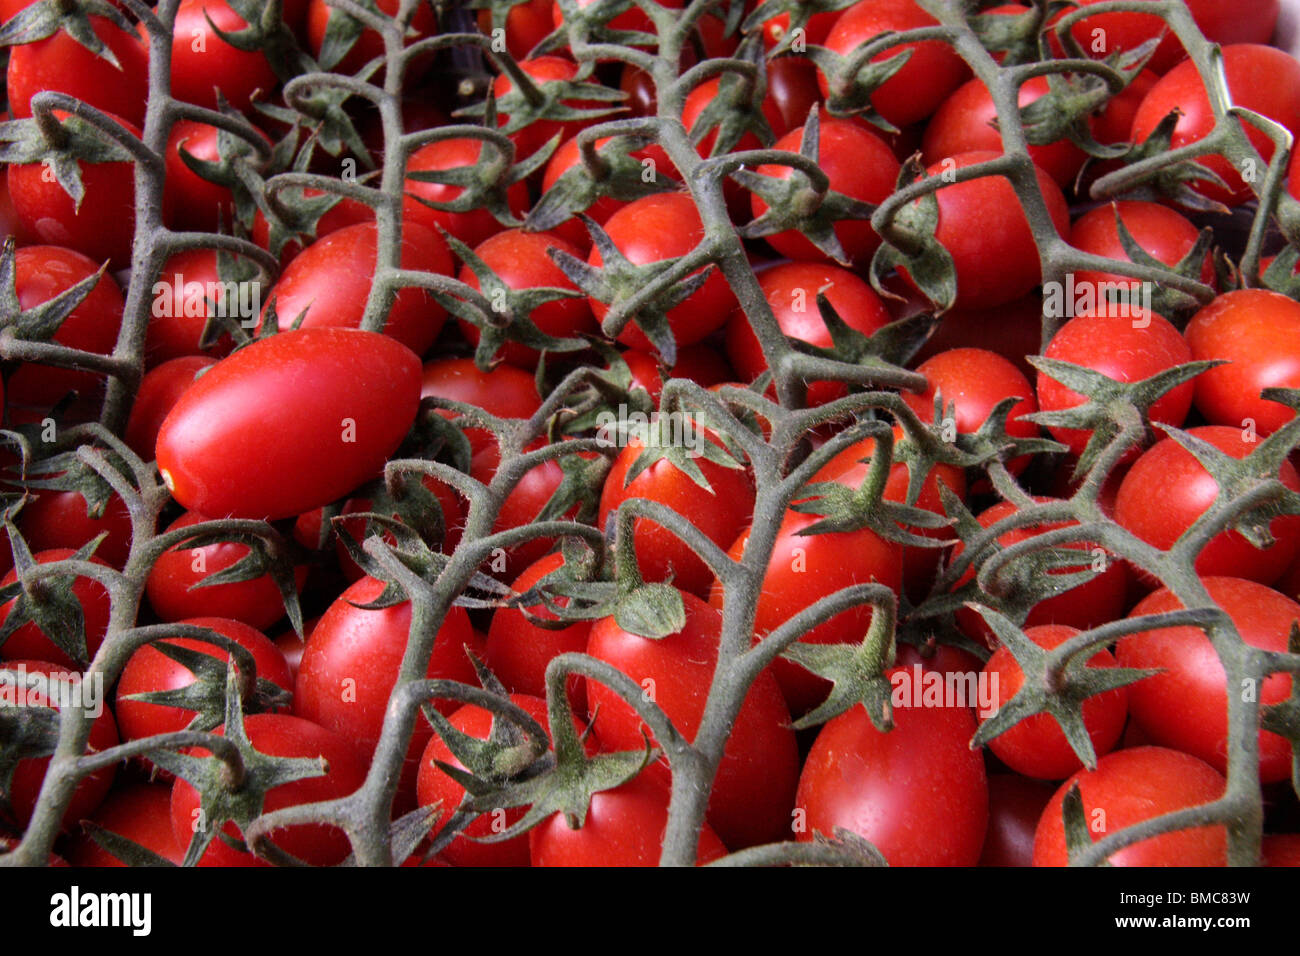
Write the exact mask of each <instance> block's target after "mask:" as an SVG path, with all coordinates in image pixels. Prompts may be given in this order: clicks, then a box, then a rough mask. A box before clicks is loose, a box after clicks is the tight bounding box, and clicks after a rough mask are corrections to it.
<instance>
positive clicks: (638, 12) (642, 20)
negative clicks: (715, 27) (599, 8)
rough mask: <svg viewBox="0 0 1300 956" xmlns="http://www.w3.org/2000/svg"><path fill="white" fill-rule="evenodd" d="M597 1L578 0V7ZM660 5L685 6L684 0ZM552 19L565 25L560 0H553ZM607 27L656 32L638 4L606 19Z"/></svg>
mask: <svg viewBox="0 0 1300 956" xmlns="http://www.w3.org/2000/svg"><path fill="white" fill-rule="evenodd" d="M595 2H596V0H577V4H578V9H579V10H581V9H583V8H584V7H589V6H591V5H592V4H593V3H595ZM660 6H664V7H667V8H668V9H670V10H677V9H680V8H681V7H682V6H684V0H664V3H662V4H660ZM551 19H552V22H553V23H554V24H555V26H556V27H557V28H558V27H562V26H564V11H562V10H561V9H560V4H559V2H558V0H552V4H551ZM605 28H606V29H608V30H633V31H636V32H637V33H649V34H651V35H654V33H655V28H654V22H653V21H651V19H650V18H649V17H648V16H646V14H645V12H644V11H643V10H642V9H641V8H640V7H638V6H637V5H636V4H632V6H631V7H630V8H628V9H627V10H624V11H623V12H622V13H620V14H618V15H617V16H613V17H610V18H609V19H608V20H606V21H605Z"/></svg>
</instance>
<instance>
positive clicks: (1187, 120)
mask: <svg viewBox="0 0 1300 956" xmlns="http://www.w3.org/2000/svg"><path fill="white" fill-rule="evenodd" d="M1223 67H1224V71H1225V73H1226V75H1227V78H1228V86H1229V88H1230V90H1231V94H1232V99H1233V102H1234V104H1235V105H1236V106H1239V107H1243V108H1245V109H1249V110H1254V111H1255V112H1256V113H1260V114H1262V115H1264V116H1267V117H1268V118H1269V119H1271V120H1274V121H1276V122H1278V123H1280V124H1282V125H1283V126H1285V127H1286V128H1287V129H1289V130H1292V131H1295V130H1300V62H1297V61H1296V60H1295V59H1294V58H1293V57H1292V56H1291V55H1290V54H1288V53H1284V52H1283V51H1281V50H1277V49H1274V48H1273V47H1267V46H1261V45H1259V44H1253V43H1240V44H1234V45H1232V46H1226V47H1224V48H1223ZM1175 109H1177V110H1178V111H1179V112H1180V113H1181V114H1182V115H1181V116H1179V118H1178V125H1177V126H1175V127H1174V135H1173V140H1172V146H1173V148H1175V149H1177V148H1179V147H1181V146H1186V145H1187V144H1189V143H1194V142H1197V141H1198V140H1201V139H1204V138H1205V137H1206V136H1207V135H1209V133H1210V131H1211V130H1212V129H1213V128H1214V125H1215V119H1214V113H1213V111H1212V110H1211V108H1210V101H1209V97H1208V96H1207V95H1206V93H1205V87H1204V86H1203V85H1202V84H1201V78H1200V74H1199V73H1197V71H1196V65H1195V64H1194V63H1193V62H1192V61H1191V60H1184V61H1183V62H1182V63H1180V64H1178V65H1177V66H1175V67H1174V68H1173V69H1172V70H1170V71H1169V72H1168V73H1166V74H1165V75H1164V76H1163V77H1162V78H1161V79H1160V82H1159V83H1157V84H1156V85H1155V86H1154V87H1152V88H1151V92H1150V93H1148V94H1147V97H1146V99H1144V100H1143V101H1142V105H1141V106H1140V107H1139V108H1138V111H1137V115H1136V116H1135V117H1134V118H1133V134H1132V136H1133V140H1134V141H1135V142H1138V143H1143V142H1146V140H1147V138H1148V137H1149V136H1150V135H1151V133H1152V132H1153V131H1154V130H1155V128H1156V126H1157V125H1158V124H1159V123H1160V121H1161V120H1162V119H1164V118H1165V117H1166V116H1167V115H1169V113H1171V112H1173V111H1174V110H1175ZM1243 128H1244V129H1245V131H1246V136H1247V138H1249V139H1250V141H1251V143H1252V144H1253V145H1254V147H1255V149H1256V150H1258V151H1259V154H1260V156H1261V157H1262V158H1263V159H1264V161H1265V162H1268V161H1269V159H1270V158H1271V157H1272V155H1273V143H1272V141H1271V140H1270V139H1269V138H1268V137H1267V136H1265V135H1264V134H1263V133H1262V132H1260V131H1259V130H1257V129H1255V127H1253V126H1250V125H1244V126H1243ZM1197 162H1199V163H1200V164H1201V165H1202V166H1204V167H1205V168H1206V169H1209V170H1211V171H1212V172H1214V173H1216V174H1217V175H1218V176H1219V177H1220V178H1221V179H1222V180H1223V181H1224V183H1226V184H1227V187H1228V188H1227V189H1224V188H1223V187H1221V186H1216V185H1214V184H1212V183H1210V182H1207V181H1205V180H1196V181H1194V182H1193V183H1192V188H1193V189H1195V190H1196V191H1197V192H1199V193H1200V194H1201V195H1203V196H1206V197H1207V198H1209V199H1213V200H1215V201H1217V202H1221V203H1223V204H1224V205H1228V206H1239V205H1241V204H1242V203H1244V202H1246V201H1247V200H1249V199H1253V198H1254V191H1253V190H1252V189H1251V188H1250V185H1249V184H1248V183H1247V182H1246V181H1244V180H1243V178H1242V171H1241V170H1238V169H1236V168H1234V167H1233V165H1232V164H1231V163H1230V162H1228V161H1227V159H1225V158H1224V157H1223V156H1219V155H1210V156H1202V157H1200V159H1198V160H1197ZM1264 172H1265V171H1264V170H1263V169H1260V170H1258V171H1257V175H1255V176H1254V177H1253V178H1254V179H1255V180H1256V181H1260V182H1262V181H1263V178H1264Z"/></svg>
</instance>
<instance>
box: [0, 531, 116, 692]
mask: <svg viewBox="0 0 1300 956" xmlns="http://www.w3.org/2000/svg"><path fill="white" fill-rule="evenodd" d="M75 553H76V552H74V551H72V550H71V549H70V548H52V549H51V550H49V551H38V552H36V553H35V554H33V555H32V557H33V558H34V559H35V561H36V563H37V564H51V563H53V562H55V561H63V560H65V559H67V558H71V557H72V556H73V555H74V554H75ZM90 560H91V561H92V562H94V563H95V564H103V565H106V564H107V562H105V561H104V560H103V559H101V558H98V557H95V556H93V555H92V556H91V558H90ZM17 580H18V573H17V572H16V571H13V570H11V571H9V573H8V574H6V575H5V576H4V578H3V580H0V587H3V586H4V585H7V584H14V583H15V582H16V581H17ZM72 596H73V597H75V598H76V600H77V603H78V604H80V605H81V616H82V626H83V634H84V636H85V639H86V655H87V656H86V659H85V660H84V661H74V660H73V659H72V658H71V657H70V656H69V655H67V654H65V653H64V652H63V651H61V650H60V649H59V648H58V647H56V646H55V644H54V642H53V641H52V640H51V639H50V638H49V637H48V636H47V635H46V634H45V632H44V631H43V630H41V628H40V627H39V625H37V623H36V622H35V621H27V622H26V623H25V624H22V625H20V626H19V627H18V628H17V629H16V630H15V631H14V632H13V633H12V634H10V635H9V636H8V637H7V638H6V639H5V641H4V643H3V644H0V660H8V661H13V660H23V659H30V660H42V661H49V662H51V663H52V664H56V665H58V666H59V667H64V668H69V669H73V670H75V669H77V668H78V667H81V666H84V665H85V664H88V663H89V662H90V660H91V658H93V657H94V656H95V652H96V651H97V650H98V649H99V645H100V644H102V643H103V642H104V634H105V633H106V632H107V630H108V617H109V610H110V602H109V597H108V591H107V590H105V588H104V586H103V585H102V584H100V583H99V582H98V581H96V580H94V579H93V578H88V577H78V578H77V579H76V580H75V581H74V582H73V584H72ZM17 601H18V599H17V598H16V597H15V598H12V599H11V600H9V601H6V602H5V603H4V604H3V605H0V626H2V625H3V624H4V623H5V621H6V620H7V619H8V617H9V614H10V612H11V611H12V610H13V608H14V605H15V604H16V603H17Z"/></svg>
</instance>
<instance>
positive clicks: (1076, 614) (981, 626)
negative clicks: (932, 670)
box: [952, 497, 1129, 647]
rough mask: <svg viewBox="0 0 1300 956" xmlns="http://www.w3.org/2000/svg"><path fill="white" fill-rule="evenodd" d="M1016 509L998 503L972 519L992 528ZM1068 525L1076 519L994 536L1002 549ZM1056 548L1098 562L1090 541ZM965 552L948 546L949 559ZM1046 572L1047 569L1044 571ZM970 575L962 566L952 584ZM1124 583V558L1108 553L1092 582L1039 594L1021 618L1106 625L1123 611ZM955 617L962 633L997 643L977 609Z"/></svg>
mask: <svg viewBox="0 0 1300 956" xmlns="http://www.w3.org/2000/svg"><path fill="white" fill-rule="evenodd" d="M1034 500H1035V501H1036V502H1037V503H1039V504H1043V503H1046V502H1048V501H1050V500H1051V499H1048V498H1041V497H1038V498H1035V499H1034ZM1015 512H1016V506H1015V505H1014V504H1012V503H1011V502H1009V501H999V502H998V503H997V504H995V505H992V506H990V507H989V508H987V509H985V510H984V511H983V512H981V513H980V514H979V515H978V516H977V517H976V520H977V521H978V522H979V523H980V526H981V527H984V528H991V527H993V526H994V525H995V524H997V523H998V522H999V521H1002V520H1004V519H1006V518H1009V517H1010V516H1011V515H1013V514H1014V513H1015ZM1073 524H1077V522H1073V521H1067V522H1050V523H1048V524H1042V525H1031V526H1029V527H1028V528H1017V529H1016V530H1014V531H1007V532H1004V533H1003V534H1001V535H999V536H998V545H999V546H1000V547H1002V548H1008V547H1010V546H1012V545H1014V544H1017V543H1019V542H1021V541H1025V540H1027V539H1029V538H1032V537H1035V536H1036V535H1039V534H1043V533H1044V532H1047V531H1053V530H1056V529H1058V528H1063V527H1068V526H1070V525H1073ZM1061 547H1066V548H1075V549H1078V550H1079V551H1080V552H1082V553H1081V554H1080V556H1079V564H1080V566H1082V567H1085V568H1086V567H1089V566H1093V567H1094V568H1096V567H1098V565H1095V564H1094V561H1095V560H1096V557H1097V556H1096V554H1095V548H1096V546H1095V545H1093V544H1090V543H1088V542H1082V541H1081V542H1076V543H1072V544H1067V545H1062V546H1061ZM964 550H965V545H964V544H962V543H960V542H959V543H958V544H957V545H956V546H955V547H954V548H953V551H952V560H953V561H954V562H955V561H956V560H957V558H958V557H960V556H961V554H962V552H963V551H964ZM1071 570H1072V569H1068V568H1067V569H1063V570H1062V571H1061V573H1069V572H1070V571H1071ZM1048 573H1049V574H1050V573H1052V572H1050V571H1049V572H1048ZM975 574H976V570H975V567H974V566H972V567H970V568H967V569H966V573H965V574H963V575H962V576H961V577H960V578H959V579H958V580H957V585H956V586H957V587H961V586H962V585H964V584H965V583H966V582H967V581H970V580H971V579H972V578H974V577H975ZM1128 582H1129V575H1128V571H1127V568H1126V566H1125V564H1124V562H1122V561H1117V560H1114V559H1113V558H1110V557H1109V556H1107V557H1106V558H1105V561H1104V564H1103V565H1101V566H1100V570H1096V571H1095V573H1094V575H1093V577H1092V579H1091V580H1089V581H1085V582H1084V583H1083V584H1080V585H1077V586H1075V587H1074V588H1072V589H1070V590H1068V591H1062V592H1060V593H1059V594H1053V595H1052V596H1051V597H1048V598H1044V599H1043V600H1042V601H1039V602H1038V603H1037V604H1035V605H1034V606H1033V607H1032V608H1030V610H1029V615H1028V616H1027V617H1026V618H1025V626H1026V627H1036V626H1038V625H1042V624H1064V625H1066V626H1068V627H1073V628H1078V629H1079V630H1085V629H1087V628H1090V627H1096V626H1097V625H1099V624H1105V623H1106V622H1107V621H1113V620H1115V619H1117V618H1119V617H1121V616H1122V615H1123V613H1124V609H1125V607H1126V606H1127V604H1126V602H1127V599H1128V597H1127V595H1128ZM956 620H957V625H958V627H960V628H961V630H962V632H963V633H965V634H966V635H967V636H968V637H970V638H972V639H973V640H982V641H984V643H985V644H987V645H988V646H989V647H996V646H997V645H998V640H997V637H996V635H995V634H994V633H993V629H992V628H990V627H989V625H988V623H987V622H986V621H985V620H984V618H983V616H982V615H980V614H979V613H978V612H976V611H973V610H971V609H970V608H965V607H964V608H962V609H961V610H959V611H958V612H957V615H956Z"/></svg>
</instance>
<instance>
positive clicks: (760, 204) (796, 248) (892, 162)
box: [750, 113, 899, 266]
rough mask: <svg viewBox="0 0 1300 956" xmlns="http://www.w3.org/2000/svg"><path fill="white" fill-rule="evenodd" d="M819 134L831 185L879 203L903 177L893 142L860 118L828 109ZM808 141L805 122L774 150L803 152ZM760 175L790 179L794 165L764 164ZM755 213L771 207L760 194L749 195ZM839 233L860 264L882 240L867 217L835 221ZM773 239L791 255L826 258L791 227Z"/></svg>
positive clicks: (821, 162)
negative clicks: (802, 145)
mask: <svg viewBox="0 0 1300 956" xmlns="http://www.w3.org/2000/svg"><path fill="white" fill-rule="evenodd" d="M819 132H820V135H819V137H818V141H817V143H818V165H819V166H821V168H822V169H823V170H824V171H825V173H826V175H827V177H829V179H830V189H831V190H832V191H834V192H837V193H843V194H844V195H846V196H848V197H849V198H851V199H860V200H862V201H863V202H868V203H880V202H882V201H883V200H884V199H885V198H886V197H887V196H888V195H889V194H890V193H892V192H893V191H894V186H895V184H896V183H897V182H898V169H899V165H898V160H897V159H896V158H895V157H894V153H893V151H892V150H891V149H890V148H889V145H888V144H887V143H886V142H885V141H884V140H883V139H881V138H880V137H879V136H877V135H875V134H874V133H872V132H870V131H869V130H868V129H867V127H866V126H865V125H864V124H863V123H860V122H858V121H857V120H848V119H836V118H834V117H832V116H830V115H828V114H825V113H823V115H822V117H821V125H820V129H819ZM802 141H803V126H799V127H798V128H797V129H792V130H790V132H788V133H786V134H785V135H784V136H782V137H781V138H780V139H779V140H777V141H776V143H775V145H774V147H773V148H774V149H783V150H788V151H790V152H798V151H799V144H800V143H801V142H802ZM757 172H758V173H759V175H761V176H774V177H777V178H779V179H789V178H790V177H791V176H793V175H794V170H792V169H791V168H790V167H789V166H775V165H773V166H759V167H758V169H757ZM750 204H751V206H752V208H753V212H754V215H755V216H761V215H762V214H763V213H764V212H766V211H767V208H768V207H767V203H765V202H764V201H763V200H762V198H761V197H759V195H758V194H757V193H755V194H753V195H752V196H751V197H750ZM835 237H836V238H837V239H838V240H839V243H840V247H841V248H842V249H843V251H844V255H845V257H846V258H847V259H848V260H849V261H851V262H853V263H854V264H856V265H858V266H863V265H865V264H866V263H868V262H870V260H871V256H872V254H873V253H874V252H875V251H876V248H877V247H878V246H879V245H880V237H879V236H877V235H876V231H875V230H874V229H873V228H872V227H871V222H870V220H867V219H844V220H841V221H840V222H837V223H836V224H835ZM765 238H766V239H767V242H768V244H769V245H770V246H771V247H772V248H773V249H775V250H776V251H777V252H779V253H781V254H782V255H784V256H788V257H790V258H791V259H814V260H815V259H824V258H826V257H825V256H824V255H823V254H822V253H821V252H820V251H819V250H818V249H817V247H816V246H814V245H813V244H812V243H811V242H809V241H808V239H807V237H805V236H804V235H803V234H801V233H800V232H799V231H798V230H794V229H790V230H787V231H785V232H778V233H776V234H775V235H772V236H766V237H765Z"/></svg>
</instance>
